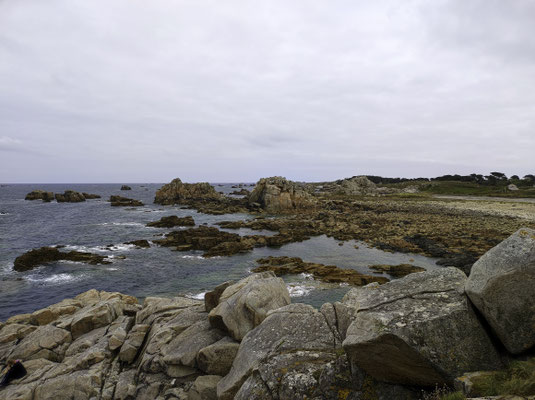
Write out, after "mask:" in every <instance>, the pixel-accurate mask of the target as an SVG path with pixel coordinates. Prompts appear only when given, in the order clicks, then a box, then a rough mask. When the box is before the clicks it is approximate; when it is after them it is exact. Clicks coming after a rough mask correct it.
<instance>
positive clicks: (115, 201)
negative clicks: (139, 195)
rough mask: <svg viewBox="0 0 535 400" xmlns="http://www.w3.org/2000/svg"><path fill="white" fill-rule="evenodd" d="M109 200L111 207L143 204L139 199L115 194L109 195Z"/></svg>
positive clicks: (139, 205)
mask: <svg viewBox="0 0 535 400" xmlns="http://www.w3.org/2000/svg"><path fill="white" fill-rule="evenodd" d="M110 202H111V205H112V206H113V207H141V206H143V205H144V204H143V202H142V201H140V200H135V199H129V198H128V197H122V196H116V195H113V196H110Z"/></svg>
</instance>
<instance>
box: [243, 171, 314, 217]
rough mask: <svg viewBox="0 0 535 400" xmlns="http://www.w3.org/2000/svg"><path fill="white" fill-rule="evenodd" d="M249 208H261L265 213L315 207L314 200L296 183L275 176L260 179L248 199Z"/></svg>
mask: <svg viewBox="0 0 535 400" xmlns="http://www.w3.org/2000/svg"><path fill="white" fill-rule="evenodd" d="M248 201H249V206H251V207H253V208H254V207H255V205H258V207H261V208H262V209H264V210H265V211H267V212H288V211H290V212H291V211H295V210H298V209H307V208H311V207H314V206H315V205H316V199H315V198H314V196H312V195H311V194H310V193H308V192H307V191H305V190H304V189H303V188H302V187H301V186H299V185H298V184H297V183H295V182H292V181H289V180H287V179H286V178H283V177H280V176H275V177H272V178H262V179H260V180H259V181H258V183H257V184H256V187H255V188H254V190H253V191H252V192H251V194H250V195H249V198H248Z"/></svg>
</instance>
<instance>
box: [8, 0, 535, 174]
mask: <svg viewBox="0 0 535 400" xmlns="http://www.w3.org/2000/svg"><path fill="white" fill-rule="evenodd" d="M534 27H535V1H531V0H525V1H522V0H510V1H503V0H459V1H427V0H426V1H407V0H404V1H399V0H392V1H355V0H347V1H344V0H329V1H327V0H324V1H318V0H302V1H299V0H296V1H287V0H280V1H279V0H269V1H256V0H249V1H245V0H243V1H233V0H226V1H221V0H213V1H205V0H191V1H185V0H153V1H146V0H46V1H44V0H0V182H166V181H169V180H171V179H172V178H174V177H180V178H182V180H185V181H192V182H193V181H211V182H228V181H256V180H257V179H259V178H260V177H264V176H273V175H283V176H286V177H287V178H289V179H294V180H307V181H319V180H331V179H338V178H343V177H349V176H353V175H361V174H373V175H383V176H406V177H416V176H428V177H430V176H437V175H443V174H447V173H460V174H469V173H472V172H477V173H484V174H488V173H489V172H490V171H501V172H505V173H506V174H508V175H511V174H519V175H521V176H522V175H524V174H528V173H535V28H534Z"/></svg>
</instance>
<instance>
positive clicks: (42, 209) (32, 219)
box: [0, 184, 436, 321]
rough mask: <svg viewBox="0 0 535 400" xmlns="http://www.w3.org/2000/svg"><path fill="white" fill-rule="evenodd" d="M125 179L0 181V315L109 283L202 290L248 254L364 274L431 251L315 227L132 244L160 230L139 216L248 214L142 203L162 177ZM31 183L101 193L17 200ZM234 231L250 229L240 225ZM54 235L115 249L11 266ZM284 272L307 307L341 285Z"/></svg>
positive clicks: (168, 291)
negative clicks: (250, 243)
mask: <svg viewBox="0 0 535 400" xmlns="http://www.w3.org/2000/svg"><path fill="white" fill-rule="evenodd" d="M231 185H232V184H225V185H223V186H219V185H217V184H215V187H216V189H217V190H218V191H222V192H224V193H230V192H232V191H233V190H235V189H233V188H232V187H231ZM130 186H131V187H132V190H130V191H121V190H119V189H120V187H121V184H45V185H42V184H41V185H40V184H31V185H27V184H24V185H22V184H21V185H7V186H0V321H2V320H5V319H7V318H8V317H10V316H12V315H16V314H21V313H27V312H33V311H35V310H37V309H40V308H43V307H46V306H48V305H50V304H53V303H56V302H58V301H60V300H62V299H64V298H67V297H74V296H76V295H77V294H79V293H81V292H84V291H86V290H89V289H92V288H95V289H98V290H107V291H119V292H122V293H126V294H130V295H133V296H137V297H138V298H140V299H143V298H144V297H146V296H155V295H156V296H174V295H189V296H198V297H202V293H203V292H205V291H207V290H210V289H211V288H213V287H214V286H216V285H218V284H219V283H221V282H223V281H226V280H229V279H240V278H242V277H244V276H246V275H248V274H249V273H250V270H251V268H254V267H255V266H256V265H257V264H256V262H255V260H256V259H258V258H260V257H265V256H268V255H273V256H295V257H301V258H303V260H305V261H313V262H319V263H323V264H334V265H337V266H339V267H343V268H354V269H356V270H359V271H361V272H365V273H370V271H369V270H368V268H367V266H368V265H372V264H392V265H395V264H399V263H407V262H413V263H414V264H415V265H419V266H422V267H426V268H435V267H436V266H435V262H434V260H433V259H429V258H426V257H422V256H418V255H410V254H400V253H385V252H382V251H380V250H377V249H371V248H368V247H367V246H365V245H363V244H362V243H358V246H359V248H358V249H355V248H354V246H355V244H357V243H356V242H345V244H344V246H338V242H337V241H335V240H333V239H330V238H327V237H325V236H320V237H316V238H312V239H311V240H308V241H305V242H302V243H291V244H288V245H286V246H283V247H281V248H280V249H270V248H258V249H255V250H254V251H252V252H250V253H246V254H239V255H235V256H232V257H219V258H209V259H205V258H203V257H202V256H201V254H202V253H201V252H195V251H191V252H176V251H173V250H170V249H169V248H164V247H158V246H152V247H151V248H150V249H136V248H134V247H133V246H125V245H123V243H124V242H129V241H132V240H137V239H147V240H149V241H150V240H152V239H155V238H158V237H160V236H161V235H162V234H163V233H165V232H168V231H169V230H170V229H161V228H149V227H146V226H145V224H146V223H147V222H150V221H155V220H158V219H160V218H161V217H163V216H168V215H178V216H179V217H183V216H187V215H191V216H192V217H193V218H194V219H195V222H196V224H197V225H200V224H208V225H214V224H215V223H217V222H219V221H224V220H241V219H247V218H251V217H250V216H249V215H246V214H229V215H222V216H213V215H206V214H201V213H197V212H196V211H194V210H184V209H181V208H180V207H179V206H159V205H155V204H153V203H152V201H153V199H154V193H155V192H156V190H157V189H158V188H160V187H161V186H162V184H130ZM34 189H43V190H48V191H52V192H55V193H58V192H61V193H62V192H63V191H65V190H67V189H72V190H76V191H79V192H87V193H94V194H99V195H101V196H102V198H101V199H96V200H88V201H86V202H83V203H56V202H55V201H53V202H51V203H43V202H41V201H40V200H37V201H26V200H24V197H25V196H26V194H27V193H28V192H30V191H32V190H34ZM112 194H118V195H122V196H126V197H130V198H134V199H138V200H142V201H143V202H144V203H145V206H144V207H136V208H123V207H111V206H110V203H108V202H107V201H106V200H107V199H108V198H109V196H110V195H112ZM229 231H231V230H229ZM234 232H236V231H234ZM237 232H238V233H240V234H250V233H252V232H254V231H250V230H246V229H242V230H239V231H237ZM255 233H258V232H255ZM260 233H261V234H270V232H260ZM271 233H272V232H271ZM58 244H62V245H66V246H67V249H66V250H79V251H90V252H94V253H99V254H103V255H109V256H112V257H115V258H113V259H112V260H113V263H112V264H109V265H95V266H92V265H86V264H79V263H68V262H58V263H51V264H47V265H44V266H41V267H39V268H36V269H34V270H32V271H27V272H16V271H14V270H13V261H14V259H15V258H16V257H17V256H19V255H21V254H23V253H25V252H27V251H28V250H31V249H34V248H38V247H42V246H54V245H58ZM109 244H113V245H115V247H114V249H113V250H110V249H107V248H104V246H106V245H109ZM117 256H125V257H126V258H125V259H121V258H117ZM411 259H412V260H413V261H411ZM285 280H286V282H287V283H288V286H289V289H290V291H291V293H292V296H293V298H292V301H294V302H304V303H308V304H312V305H315V306H319V305H321V304H322V303H324V302H325V301H335V300H339V299H340V298H341V297H342V296H343V295H344V294H345V292H346V291H347V290H348V287H347V286H343V285H342V286H340V285H329V284H323V283H320V282H316V281H314V280H311V279H310V278H309V277H306V276H289V277H285Z"/></svg>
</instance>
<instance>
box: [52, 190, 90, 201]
mask: <svg viewBox="0 0 535 400" xmlns="http://www.w3.org/2000/svg"><path fill="white" fill-rule="evenodd" d="M56 201H57V202H58V203H81V202H82V201H85V196H84V195H83V194H82V193H79V192H75V191H74V190H66V191H65V193H63V194H61V193H56Z"/></svg>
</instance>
